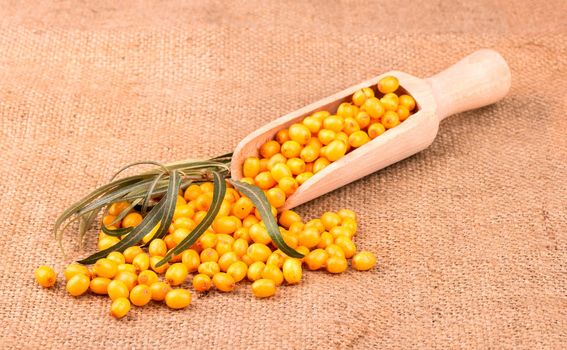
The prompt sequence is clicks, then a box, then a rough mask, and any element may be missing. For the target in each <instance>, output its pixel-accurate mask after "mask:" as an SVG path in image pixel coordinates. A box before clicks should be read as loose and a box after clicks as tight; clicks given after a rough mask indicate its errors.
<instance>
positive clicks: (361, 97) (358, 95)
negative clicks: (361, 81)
mask: <svg viewBox="0 0 567 350" xmlns="http://www.w3.org/2000/svg"><path fill="white" fill-rule="evenodd" d="M365 101H366V94H365V93H364V91H362V89H360V90H356V91H355V92H354V94H352V103H354V104H355V105H357V106H358V107H360V106H362V105H363V104H364V102H365Z"/></svg>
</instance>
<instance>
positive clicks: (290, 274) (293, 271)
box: [282, 258, 303, 284]
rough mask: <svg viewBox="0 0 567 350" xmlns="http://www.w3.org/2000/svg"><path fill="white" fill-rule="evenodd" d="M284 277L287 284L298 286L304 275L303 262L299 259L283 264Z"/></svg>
mask: <svg viewBox="0 0 567 350" xmlns="http://www.w3.org/2000/svg"><path fill="white" fill-rule="evenodd" d="M282 270H283V276H284V278H285V280H286V282H287V283H289V284H296V283H299V282H301V276H302V274H303V272H302V269H301V261H300V260H298V259H293V258H289V259H286V261H284V263H283V268H282Z"/></svg>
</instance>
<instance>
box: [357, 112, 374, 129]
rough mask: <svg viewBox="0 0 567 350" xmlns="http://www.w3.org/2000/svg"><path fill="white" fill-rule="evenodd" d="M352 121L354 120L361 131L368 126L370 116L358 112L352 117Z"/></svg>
mask: <svg viewBox="0 0 567 350" xmlns="http://www.w3.org/2000/svg"><path fill="white" fill-rule="evenodd" d="M354 120H356V122H357V123H358V126H359V127H360V128H361V129H364V128H366V127H368V125H370V114H368V113H366V112H365V111H360V112H358V114H357V115H356V117H354Z"/></svg>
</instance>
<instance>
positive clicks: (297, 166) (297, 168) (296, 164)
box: [272, 158, 305, 182]
mask: <svg viewBox="0 0 567 350" xmlns="http://www.w3.org/2000/svg"><path fill="white" fill-rule="evenodd" d="M286 165H287V167H288V168H289V170H290V171H291V174H292V175H299V174H301V173H302V172H304V171H305V161H304V160H303V159H301V158H291V159H288V160H287V163H286ZM272 175H273V174H272ZM290 176H291V175H290ZM274 178H275V176H274ZM277 181H278V182H279V180H277Z"/></svg>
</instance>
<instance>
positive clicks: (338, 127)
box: [319, 115, 344, 144]
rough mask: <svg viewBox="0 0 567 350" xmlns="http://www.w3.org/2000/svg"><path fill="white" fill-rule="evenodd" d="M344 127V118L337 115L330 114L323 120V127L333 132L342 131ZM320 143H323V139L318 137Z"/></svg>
mask: <svg viewBox="0 0 567 350" xmlns="http://www.w3.org/2000/svg"><path fill="white" fill-rule="evenodd" d="M343 127H344V119H343V118H342V117H339V116H338V115H330V116H328V117H326V118H325V119H324V120H323V128H325V129H326V130H331V131H334V132H339V131H342V130H343ZM319 141H321V143H323V144H325V142H323V140H321V139H320V138H319Z"/></svg>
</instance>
